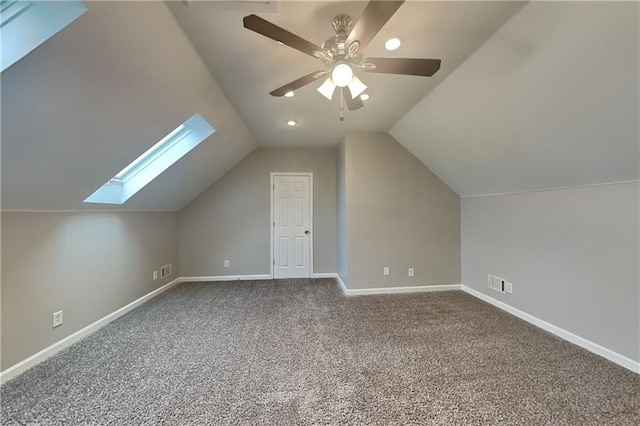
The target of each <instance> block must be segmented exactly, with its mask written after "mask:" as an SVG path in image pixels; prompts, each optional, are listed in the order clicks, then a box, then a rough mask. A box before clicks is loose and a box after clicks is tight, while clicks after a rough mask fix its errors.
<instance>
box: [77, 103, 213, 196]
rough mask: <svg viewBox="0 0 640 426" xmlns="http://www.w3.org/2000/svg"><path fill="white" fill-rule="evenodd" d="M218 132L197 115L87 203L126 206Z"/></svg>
mask: <svg viewBox="0 0 640 426" xmlns="http://www.w3.org/2000/svg"><path fill="white" fill-rule="evenodd" d="M214 132H215V129H214V128H213V127H211V125H210V124H209V123H207V121H206V120H205V119H204V118H202V116H201V115H200V114H196V115H194V116H193V117H191V118H190V119H188V120H187V121H185V122H184V123H182V124H181V125H179V126H178V127H176V128H175V129H174V130H173V131H172V132H171V133H169V134H168V135H167V136H165V137H164V138H162V140H161V141H160V142H158V143H156V144H155V145H153V146H152V147H151V148H149V149H148V150H146V151H145V152H144V153H143V154H142V155H140V156H139V157H138V158H136V159H135V160H133V161H132V162H131V163H130V164H129V165H128V166H127V167H125V168H124V169H122V170H120V171H119V172H118V173H116V175H115V176H114V177H112V178H111V179H109V181H107V183H105V184H104V185H102V186H101V187H100V188H98V190H97V191H96V192H94V193H93V194H91V195H90V196H89V197H88V198H87V199H86V200H84V202H85V203H102V204H123V203H124V202H125V201H127V200H128V199H129V198H131V197H132V196H133V195H134V194H135V193H137V192H138V191H140V190H141V189H142V188H144V187H145V186H146V185H147V184H148V183H149V182H151V181H152V180H154V179H155V178H156V177H158V176H159V175H160V174H161V173H162V172H164V171H165V170H167V169H168V168H169V167H170V166H171V165H172V164H174V163H175V162H176V161H178V160H179V159H181V158H182V157H184V156H185V155H186V154H187V153H188V152H189V151H191V150H192V149H193V148H195V147H196V146H198V145H199V144H200V143H201V142H202V141H204V140H205V139H206V138H208V137H209V136H210V135H212V134H213V133H214Z"/></svg>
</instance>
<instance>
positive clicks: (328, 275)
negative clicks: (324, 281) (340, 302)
mask: <svg viewBox="0 0 640 426" xmlns="http://www.w3.org/2000/svg"><path fill="white" fill-rule="evenodd" d="M337 276H338V274H336V273H335V272H317V273H314V274H312V275H311V278H336V277H337Z"/></svg>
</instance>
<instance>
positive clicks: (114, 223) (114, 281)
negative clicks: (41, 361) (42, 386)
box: [1, 212, 179, 370]
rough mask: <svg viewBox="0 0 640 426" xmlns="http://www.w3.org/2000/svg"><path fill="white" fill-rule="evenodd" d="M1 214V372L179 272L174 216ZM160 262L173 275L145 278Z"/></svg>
mask: <svg viewBox="0 0 640 426" xmlns="http://www.w3.org/2000/svg"><path fill="white" fill-rule="evenodd" d="M1 218H2V276H1V278H2V287H1V290H2V318H1V319H2V330H1V331H2V353H1V355H2V364H1V369H2V370H4V369H6V368H8V367H10V366H11V365H13V364H15V363H17V362H19V361H22V360H23V359H25V358H27V357H29V356H31V355H33V354H34V353H36V352H38V351H40V350H42V349H44V348H46V347H47V346H49V345H51V344H53V343H55V342H57V341H58V340H60V339H63V338H65V337H66V336H68V335H70V334H72V333H74V332H76V331H78V330H80V329H81V328H83V327H85V326H87V325H89V324H91V323H92V322H94V321H96V320H98V319H100V318H102V317H104V316H105V315H107V314H110V313H112V312H113V311H115V310H117V309H119V308H121V307H123V306H125V305H127V304H128V303H130V302H132V301H134V300H135V299H137V298H139V297H141V296H143V295H145V294H147V293H149V292H151V291H153V290H154V289H156V288H158V287H160V286H161V285H163V284H166V283H167V282H169V281H171V280H173V279H174V278H176V277H178V276H179V269H178V218H177V213H133V212H131V213H8V212H3V213H2V216H1ZM167 263H172V264H173V274H172V275H171V276H170V277H167V278H165V279H164V280H160V279H158V280H157V281H153V279H152V278H153V271H154V270H159V269H160V267H161V266H162V265H164V264H167ZM61 309H62V310H64V323H63V324H62V325H61V326H59V327H56V328H51V320H52V313H53V312H55V311H58V310H61Z"/></svg>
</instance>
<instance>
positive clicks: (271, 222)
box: [269, 172, 314, 279]
mask: <svg viewBox="0 0 640 426" xmlns="http://www.w3.org/2000/svg"><path fill="white" fill-rule="evenodd" d="M275 176H306V177H309V228H310V229H309V278H313V233H314V230H313V172H271V175H270V179H269V192H270V194H271V196H270V199H271V208H270V211H271V213H270V218H269V219H270V220H269V229H270V238H269V240H270V244H269V247H270V248H269V257H270V259H269V268H270V274H271V279H274V278H275V273H274V266H275V261H276V260H275V253H274V250H273V249H274V248H275V245H276V242H275V240H274V232H273V230H274V228H275V226H276V225H275V223H276V222H275V215H274V212H275V208H276V203H275V195H276V191H275V183H274V177H275Z"/></svg>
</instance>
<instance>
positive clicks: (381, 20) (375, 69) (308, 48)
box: [243, 0, 440, 120]
mask: <svg viewBox="0 0 640 426" xmlns="http://www.w3.org/2000/svg"><path fill="white" fill-rule="evenodd" d="M402 3H404V0H401V1H379V0H372V1H370V2H369V3H368V4H367V6H366V7H365V9H364V12H362V15H361V16H360V18H359V19H358V20H357V21H355V22H354V21H353V20H352V19H351V17H350V16H349V15H346V14H344V13H341V14H339V15H337V16H335V17H334V18H333V19H332V20H331V25H332V26H333V30H334V32H335V35H334V36H332V37H330V38H329V39H327V40H325V41H324V42H323V43H322V45H321V46H318V45H316V44H313V43H311V42H309V41H307V40H305V39H303V38H301V37H299V36H297V35H295V34H293V33H291V32H289V31H287V30H285V29H283V28H280V27H278V26H277V25H275V24H272V23H271V22H269V21H267V20H265V19H262V18H260V17H259V16H257V15H249V16H245V17H244V19H243V23H244V27H245V28H247V29H249V30H251V31H254V32H256V33H258V34H261V35H263V36H265V37H268V38H270V39H272V40H276V41H278V42H281V43H283V44H285V45H287V46H289V47H292V48H294V49H296V50H299V51H301V52H302V53H306V54H307V55H310V56H313V57H315V58H317V59H319V60H320V61H321V63H322V65H323V67H324V70H320V71H314V72H312V73H310V74H307V75H305V76H303V77H301V78H298V79H297V80H294V81H292V82H290V83H288V84H285V85H284V86H282V87H279V88H278V89H275V90H273V91H271V92H270V94H271V95H272V96H283V95H285V96H287V94H288V93H289V92H293V91H294V90H296V89H299V88H300V87H303V86H306V85H307V84H310V83H313V82H314V81H316V80H318V79H320V78H324V77H327V76H329V77H328V78H326V80H325V81H324V83H322V85H321V86H320V87H318V89H317V90H318V92H319V93H321V94H322V95H323V96H324V97H325V98H327V99H328V100H331V99H332V98H333V93H334V92H335V89H336V87H339V88H341V90H342V92H341V98H342V99H343V101H344V102H346V104H347V108H348V109H349V110H350V111H353V110H356V109H359V108H361V107H362V106H363V105H364V104H363V103H362V99H361V98H360V95H361V94H362V93H363V92H364V91H365V90H366V89H367V86H366V85H365V84H364V83H363V82H362V81H360V79H359V78H358V77H357V76H356V75H355V73H354V72H355V71H356V70H358V69H360V70H362V71H364V72H372V73H384V74H404V75H415V76H432V75H433V74H435V73H436V72H437V71H438V70H439V69H440V60H439V59H418V58H364V59H363V53H362V52H363V51H364V50H365V49H366V47H367V45H368V44H369V42H371V40H373V38H374V37H375V36H376V34H378V32H379V31H380V30H381V29H382V27H383V26H384V25H385V24H386V23H387V21H389V19H391V17H392V16H393V14H394V13H395V12H396V10H398V8H399V7H400V6H401V5H402ZM394 38H395V41H393V42H391V40H388V42H391V47H392V48H394V49H397V48H398V47H399V46H400V44H401V42H402V40H401V39H400V37H394ZM394 46H395V47H394ZM388 49H389V48H388ZM394 49H389V50H394ZM346 89H348V90H349V93H348V94H345V90H346ZM341 110H342V107H341ZM341 119H342V120H343V118H341Z"/></svg>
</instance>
